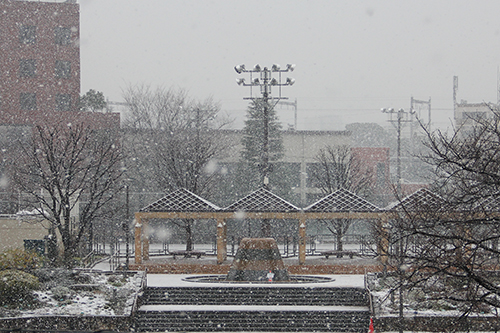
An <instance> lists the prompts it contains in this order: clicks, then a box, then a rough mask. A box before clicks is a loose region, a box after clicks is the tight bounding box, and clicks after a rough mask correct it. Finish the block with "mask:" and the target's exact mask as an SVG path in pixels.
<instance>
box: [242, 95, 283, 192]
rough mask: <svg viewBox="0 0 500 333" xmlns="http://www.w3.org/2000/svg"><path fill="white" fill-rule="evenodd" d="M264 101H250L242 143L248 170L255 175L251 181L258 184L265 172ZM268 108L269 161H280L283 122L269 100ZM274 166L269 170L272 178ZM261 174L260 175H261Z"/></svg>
mask: <svg viewBox="0 0 500 333" xmlns="http://www.w3.org/2000/svg"><path fill="white" fill-rule="evenodd" d="M264 103H266V102H265V101H264V100H263V99H254V100H252V101H251V102H250V105H249V107H248V110H247V119H246V120H245V127H244V128H243V138H242V140H241V143H242V145H243V150H242V153H241V158H242V160H243V162H244V163H245V164H246V166H247V167H246V168H245V169H246V171H247V172H249V173H251V174H252V175H254V176H253V177H251V178H252V180H255V181H251V182H250V183H251V184H252V185H257V184H261V183H262V174H263V171H264V170H263V168H264V165H263V150H264V141H265V138H264V123H265V122H264V106H265V105H264ZM267 103H268V105H267V109H268V129H269V132H268V133H269V136H268V140H269V141H268V145H269V146H268V147H269V148H268V149H269V163H270V164H271V165H272V163H273V162H276V161H278V160H279V159H281V158H282V157H283V150H284V148H283V138H282V135H281V124H280V122H279V121H278V117H277V115H276V111H275V110H274V107H273V106H272V105H271V104H270V103H269V102H267ZM272 173H273V168H272V167H271V170H269V174H270V175H271V177H270V178H272ZM259 175H260V177H259Z"/></svg>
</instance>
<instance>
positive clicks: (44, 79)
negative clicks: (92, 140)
mask: <svg viewBox="0 0 500 333" xmlns="http://www.w3.org/2000/svg"><path fill="white" fill-rule="evenodd" d="M79 15H80V14H79V6H78V4H75V3H68V2H65V3H57V2H31V1H12V0H0V49H1V50H2V56H1V57H0V77H1V80H0V122H1V123H2V124H27V123H31V124H33V123H36V122H37V121H40V120H42V119H45V118H46V117H48V118H50V117H54V116H55V115H57V116H55V117H56V118H59V117H60V113H61V112H62V113H65V112H75V111H77V110H78V104H79V96H80V47H79V35H80V31H79V29H80V27H79V26H80V23H79V22H80V19H79Z"/></svg>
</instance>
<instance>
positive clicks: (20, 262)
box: [0, 249, 43, 271]
mask: <svg viewBox="0 0 500 333" xmlns="http://www.w3.org/2000/svg"><path fill="white" fill-rule="evenodd" d="M42 265H43V259H42V257H40V256H39V255H38V254H36V253H35V252H31V251H25V250H22V249H14V250H7V251H5V252H2V253H0V270H6V269H17V270H22V271H30V270H33V269H36V268H39V267H42Z"/></svg>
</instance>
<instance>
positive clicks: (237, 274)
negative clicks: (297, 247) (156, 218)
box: [184, 238, 333, 283]
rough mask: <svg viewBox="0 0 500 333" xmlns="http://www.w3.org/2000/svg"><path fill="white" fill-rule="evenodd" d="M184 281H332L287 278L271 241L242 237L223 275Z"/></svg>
mask: <svg viewBox="0 0 500 333" xmlns="http://www.w3.org/2000/svg"><path fill="white" fill-rule="evenodd" d="M184 280H185V281H191V282H225V283H227V282H230V283H274V282H278V283H312V282H331V281H332V280H333V279H332V278H329V277H321V276H304V275H290V274H289V273H288V270H287V269H286V267H285V264H284V263H283V259H282V258H281V254H280V251H279V249H278V244H277V243H276V240H275V239H274V238H243V239H242V240H241V242H240V246H239V248H238V251H237V252H236V256H235V257H234V260H233V263H232V264H231V267H230V268H229V273H228V274H227V275H202V276H192V277H187V278H185V279H184Z"/></svg>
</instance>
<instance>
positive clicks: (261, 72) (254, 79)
mask: <svg viewBox="0 0 500 333" xmlns="http://www.w3.org/2000/svg"><path fill="white" fill-rule="evenodd" d="M294 69H295V65H292V64H288V65H286V67H285V69H281V67H280V66H279V65H277V64H274V65H272V67H271V69H269V68H267V67H264V68H262V67H261V66H260V65H259V64H257V65H255V66H254V67H253V68H252V69H246V67H245V65H238V66H235V67H234V70H235V71H236V73H238V74H242V73H249V75H250V82H246V81H245V79H244V78H238V79H236V83H238V85H242V86H247V87H250V97H244V98H243V99H251V100H253V101H259V100H261V101H262V104H263V118H264V119H263V133H262V134H263V145H262V151H261V163H260V165H259V169H260V172H261V177H262V183H263V185H264V187H265V188H266V189H269V174H270V173H271V171H272V170H271V164H270V163H269V101H271V102H272V103H274V104H273V105H272V107H274V106H275V105H276V104H277V103H278V102H279V101H280V100H281V99H288V98H287V97H282V96H281V87H283V86H291V85H293V84H294V83H295V80H294V79H292V78H289V77H287V78H286V79H285V80H282V77H281V74H282V73H285V72H292V71H293V70H294ZM253 87H259V88H260V93H261V95H262V97H255V96H254V95H253ZM272 87H277V88H278V92H277V95H272V91H271V88H272Z"/></svg>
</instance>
